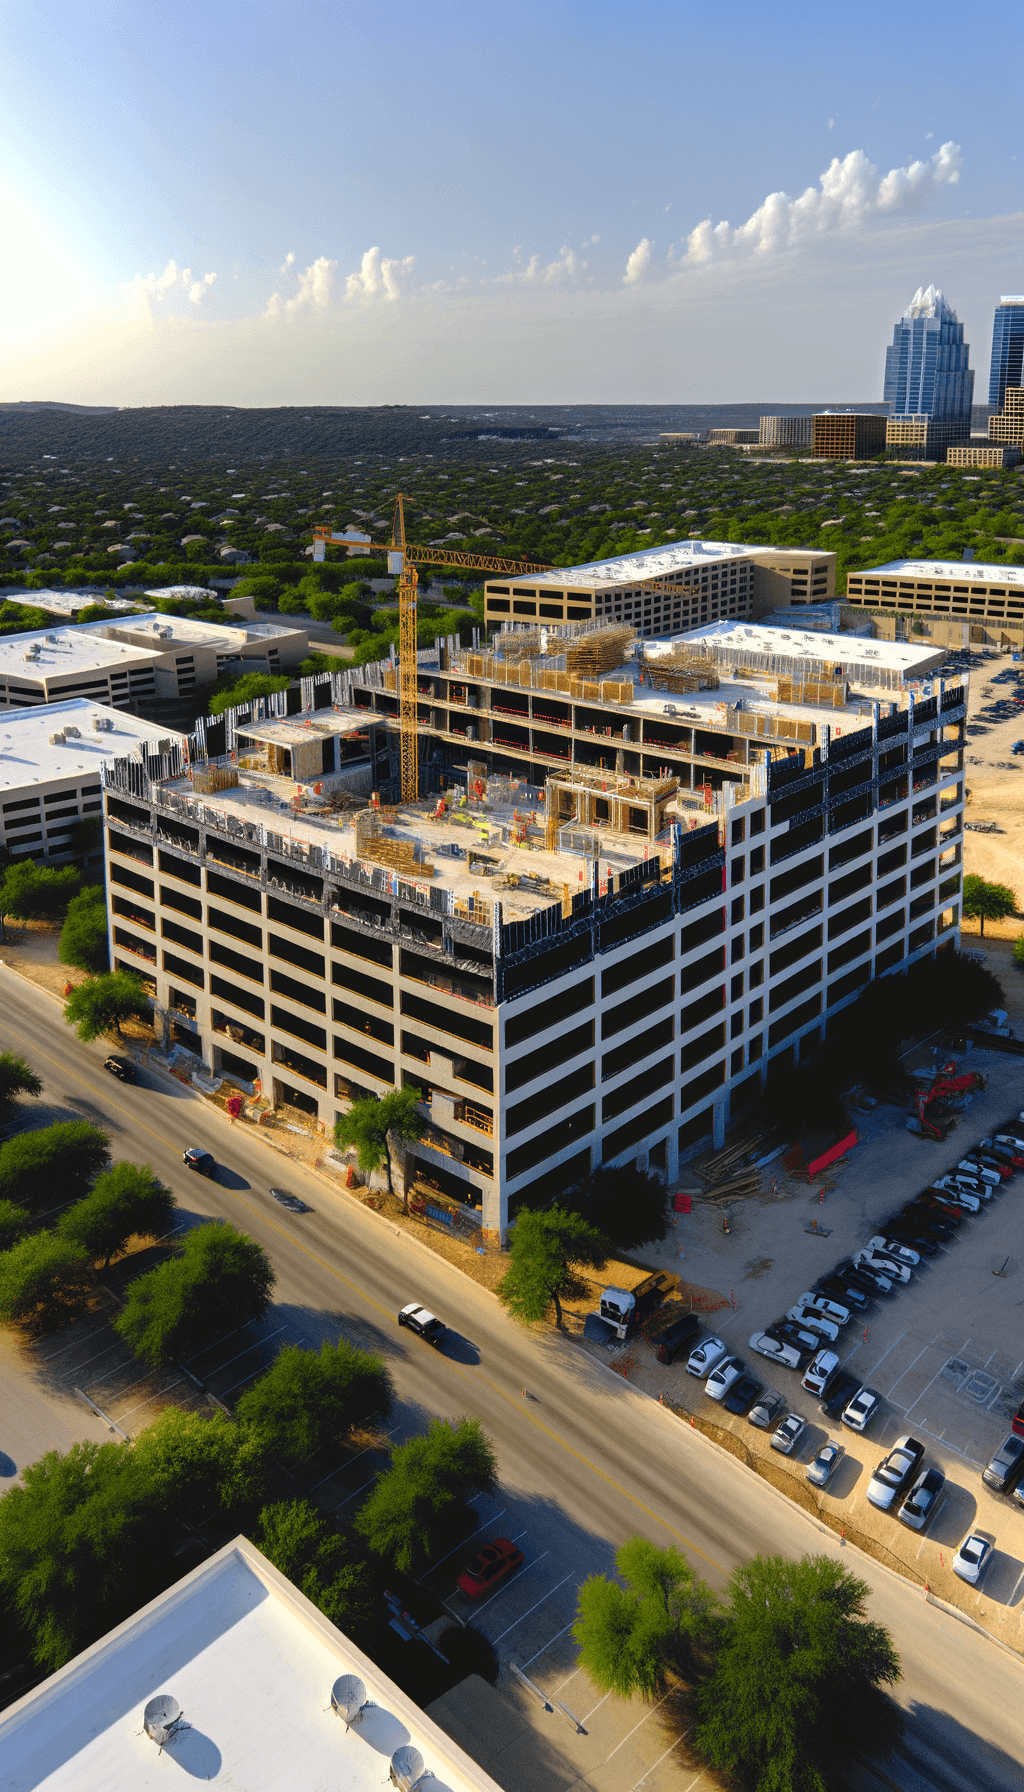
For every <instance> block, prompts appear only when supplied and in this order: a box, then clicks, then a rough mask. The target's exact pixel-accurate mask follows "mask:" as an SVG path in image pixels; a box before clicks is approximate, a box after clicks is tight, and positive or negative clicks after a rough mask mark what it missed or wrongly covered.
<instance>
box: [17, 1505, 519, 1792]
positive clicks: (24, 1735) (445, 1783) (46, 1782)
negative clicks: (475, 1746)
mask: <svg viewBox="0 0 1024 1792" xmlns="http://www.w3.org/2000/svg"><path fill="white" fill-rule="evenodd" d="M344 1674H356V1675H358V1677H359V1678H360V1680H361V1681H362V1682H363V1686H364V1688H365V1693H366V1698H367V1699H368V1700H369V1701H371V1704H370V1706H369V1708H368V1709H367V1710H366V1711H365V1713H364V1715H363V1716H362V1718H361V1720H360V1721H359V1722H358V1723H354V1724H353V1725H352V1727H351V1728H350V1729H348V1730H346V1728H345V1725H344V1723H343V1722H342V1720H341V1719H340V1718H339V1717H338V1716H336V1715H335V1713H334V1711H333V1710H332V1709H331V1688H332V1686H333V1685H334V1683H335V1681H336V1680H337V1679H338V1678H339V1677H340V1676H342V1675H344ZM160 1693H164V1694H170V1696H171V1697H172V1698H174V1699H175V1700H177V1703H178V1705H179V1707H180V1708H181V1712H182V1715H183V1718H184V1723H183V1725H182V1727H181V1728H180V1729H179V1730H178V1731H177V1733H176V1734H175V1735H174V1736H172V1738H171V1739H170V1741H169V1742H168V1743H167V1744H166V1745H165V1747H164V1749H163V1751H161V1750H160V1749H159V1748H158V1746H157V1744H156V1743H155V1742H154V1741H152V1740H151V1738H150V1737H149V1736H148V1735H147V1734H146V1732H145V1730H144V1728H143V1712H144V1710H145V1707H146V1705H147V1704H148V1702H149V1700H150V1699H152V1698H154V1697H155V1696H156V1695H157V1694H160ZM410 1743H411V1744H412V1745H413V1746H414V1747H415V1748H417V1749H418V1750H419V1751H420V1754H421V1755H422V1757H423V1761H424V1766H425V1768H426V1769H428V1770H429V1774H428V1784H429V1786H430V1792H498V1788H497V1786H496V1785H495V1782H494V1781H493V1780H492V1779H491V1778H490V1776H489V1775H488V1774H486V1773H485V1772H484V1771H483V1769H482V1768H480V1767H478V1766H477V1765H476V1764H475V1762H473V1761H471V1760H470V1758H469V1756H468V1755H466V1754H465V1753H464V1752H463V1751H462V1749H460V1748H459V1747H458V1746H457V1745H456V1744H455V1743H454V1742H452V1741H450V1740H449V1738H448V1737H447V1736H445V1734H444V1733H443V1731H441V1730H440V1729H439V1728H438V1727H437V1725H436V1724H434V1723H432V1722H431V1720H430V1718H428V1717H427V1716H426V1714H425V1713H424V1712H423V1711H421V1710H420V1708H419V1706H418V1705H414V1704H413V1702H412V1700H411V1699H409V1698H407V1697H406V1695H405V1694H404V1693H403V1692H401V1691H400V1689H399V1688H398V1687H397V1686H396V1685H395V1684H394V1683H393V1682H392V1681H391V1680H389V1679H388V1678H387V1676H386V1675H385V1674H382V1673H381V1672H380V1671H379V1669H378V1668H377V1666H376V1664H375V1663H374V1662H372V1661H370V1659H369V1658H368V1657H367V1656H365V1655H363V1654H362V1652H361V1651H360V1650H359V1649H357V1648H356V1647H355V1645H354V1644H352V1643H351V1642H349V1640H348V1638H347V1637H346V1636H344V1635H343V1634H342V1632H341V1631H340V1630H336V1629H335V1627H334V1625H333V1624H330V1623H329V1622H328V1621H327V1619H326V1618H325V1617H324V1616H323V1614H322V1613H321V1612H319V1611H317V1609H316V1607H315V1606H314V1605H312V1604H311V1603H310V1601H309V1600H308V1599H305V1598H304V1597H303V1595H302V1594H301V1593H300V1592H299V1591H298V1590H297V1588H295V1587H293V1586H292V1584H291V1582H290V1581H288V1580H286V1579H285V1577H284V1575H282V1574H279V1573H278V1572H277V1570H276V1569H275V1568H274V1567H273V1566H272V1565H271V1564H270V1563H269V1562H268V1561H267V1560H266V1558H265V1557H264V1556H262V1555H261V1554H260V1552H259V1550H258V1549H256V1548H255V1547H254V1545H253V1544H251V1543H249V1542H248V1541H247V1539H246V1538H244V1537H238V1538H236V1539H235V1541H234V1542H233V1543H229V1544H227V1545H226V1546H225V1548H224V1549H222V1550H219V1551H218V1553H217V1554H216V1555H215V1556H212V1557H211V1558H210V1560H209V1561H208V1562H205V1563H204V1564H203V1565H202V1566H201V1567H200V1568H197V1569H196V1570H195V1571H194V1572H193V1573H192V1574H190V1575H188V1576H186V1578H185V1579H184V1580H181V1581H178V1583H177V1585H176V1586H173V1587H171V1588H169V1589H168V1591H167V1592H166V1593H164V1594H162V1595H161V1596H160V1598H159V1599H155V1600H153V1601H152V1603H151V1604H150V1605H148V1606H144V1607H143V1608H142V1610H141V1611H139V1612H136V1614H135V1616H134V1617H132V1618H129V1619H128V1620H127V1622H126V1623H124V1624H121V1625H120V1626H119V1627H118V1628H117V1629H116V1630H113V1631H111V1632H110V1634H109V1636H106V1637H104V1638H102V1639H101V1641H100V1642H98V1643H95V1644H94V1645H93V1647H92V1648H91V1649H87V1650H86V1651H85V1653H84V1654H82V1655H79V1656H76V1658H75V1659H74V1660H73V1661H70V1662H68V1664H67V1666H66V1667H64V1668H61V1669H60V1671H59V1672H58V1673H56V1674H54V1675H52V1676H51V1678H50V1679H48V1680H44V1681H43V1683H42V1685H41V1686H38V1687H36V1688H35V1690H34V1691H32V1692H30V1693H27V1694H26V1695H25V1697H24V1698H22V1699H20V1700H18V1701H17V1703H16V1704H14V1705H12V1706H11V1707H10V1708H9V1710H7V1711H6V1712H5V1713H4V1714H3V1716H2V1717H0V1780H2V1782H3V1784H4V1786H5V1787H6V1788H7V1789H8V1792H29V1788H34V1787H40V1788H42V1787H45V1788H46V1792H62V1789H63V1788H66V1789H67V1792H148V1788H150V1787H157V1786H160V1787H165V1788H166V1787H167V1786H168V1785H169V1784H170V1783H172V1782H173V1783H174V1784H175V1785H177V1786H180V1787H182V1788H184V1787H185V1786H187V1785H188V1784H189V1783H190V1782H191V1781H195V1780H198V1781H202V1782H205V1781H206V1780H211V1781H215V1782H216V1783H217V1784H219V1785H222V1786H229V1787H232V1788H237V1789H238V1792H242V1789H243V1788H244V1792H291V1789H294V1792H320V1788H335V1787H342V1786H343V1787H345V1788H346V1792H370V1789H371V1788H373V1792H380V1789H381V1788H382V1787H386V1786H387V1785H388V1783H389V1779H388V1774H389V1766H390V1762H391V1757H392V1755H393V1754H394V1752H395V1750H396V1749H397V1748H400V1747H402V1746H404V1745H408V1744H410Z"/></svg>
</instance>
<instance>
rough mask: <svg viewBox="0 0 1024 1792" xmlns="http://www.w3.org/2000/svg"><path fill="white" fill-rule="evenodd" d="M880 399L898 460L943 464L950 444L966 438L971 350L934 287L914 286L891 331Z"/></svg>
mask: <svg viewBox="0 0 1024 1792" xmlns="http://www.w3.org/2000/svg"><path fill="white" fill-rule="evenodd" d="M882 396H883V398H884V400H885V403H886V404H887V405H888V406H889V416H890V429H889V430H888V431H887V434H886V443H887V446H888V448H889V449H890V451H891V452H892V453H893V454H894V455H895V456H896V457H897V458H902V459H929V460H942V459H944V458H945V451H946V449H947V447H948V446H949V445H950V443H951V442H958V441H964V442H966V441H968V440H969V439H970V434H971V405H972V403H973V401H974V374H973V373H972V372H971V367H970V348H969V346H968V344H967V343H966V342H965V341H964V327H963V324H961V323H959V322H958V321H957V315H956V312H955V311H954V310H953V308H952V306H951V305H949V304H948V303H947V302H946V300H945V298H944V297H943V295H942V293H941V292H940V291H939V289H938V288H937V287H935V286H929V287H920V286H919V287H918V289H917V291H916V293H915V294H914V296H913V298H912V299H911V301H910V304H909V305H908V306H907V309H906V311H905V312H904V313H903V316H902V317H901V319H900V321H899V323H898V324H897V325H896V327H895V329H894V331H893V338H892V343H891V344H890V346H889V348H887V349H886V352H885V387H884V391H883V394H882ZM908 425H911V426H917V427H916V428H910V429H909V430H908V428H907V426H908Z"/></svg>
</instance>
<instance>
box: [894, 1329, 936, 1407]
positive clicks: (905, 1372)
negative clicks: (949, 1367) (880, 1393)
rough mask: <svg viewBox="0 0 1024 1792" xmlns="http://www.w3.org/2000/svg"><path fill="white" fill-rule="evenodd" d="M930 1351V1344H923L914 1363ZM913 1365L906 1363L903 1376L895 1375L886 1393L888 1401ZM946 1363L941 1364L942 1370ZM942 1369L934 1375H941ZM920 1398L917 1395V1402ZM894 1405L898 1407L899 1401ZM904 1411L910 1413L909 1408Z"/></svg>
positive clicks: (925, 1390) (929, 1385)
mask: <svg viewBox="0 0 1024 1792" xmlns="http://www.w3.org/2000/svg"><path fill="white" fill-rule="evenodd" d="M930 1349H931V1345H930V1344H925V1345H924V1346H923V1347H922V1348H921V1349H920V1350H919V1351H918V1353H917V1355H916V1356H915V1358H914V1363H919V1362H920V1361H921V1358H922V1357H923V1356H924V1353H925V1351H926V1350H930ZM948 1361H949V1358H948V1357H947V1358H946V1363H948ZM914 1363H908V1364H907V1366H906V1368H905V1369H904V1371H903V1374H902V1375H897V1377H896V1380H895V1381H894V1382H893V1384H892V1387H891V1388H890V1389H889V1393H888V1396H887V1398H888V1399H890V1400H891V1399H892V1397H893V1395H894V1393H895V1392H896V1389H897V1388H898V1387H899V1385H900V1382H901V1381H903V1380H904V1378H905V1377H906V1376H907V1375H909V1374H910V1371H911V1369H912V1368H913V1367H914ZM946 1363H943V1365H942V1369H944V1368H945V1367H946ZM942 1369H936V1371H935V1375H941V1374H942ZM935 1375H933V1376H932V1381H934V1380H935ZM932 1381H930V1382H929V1383H928V1387H931V1385H932ZM922 1391H923V1392H925V1393H926V1392H927V1389H923V1390H922ZM920 1398H921V1395H920V1394H919V1395H918V1396H917V1399H918V1400H920ZM895 1404H896V1405H897V1406H898V1405H899V1401H898V1400H897V1401H896V1402H895ZM914 1405H915V1406H916V1405H917V1401H916V1400H915V1402H914ZM904 1411H906V1412H909V1411H910V1408H909V1407H905V1408H904Z"/></svg>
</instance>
